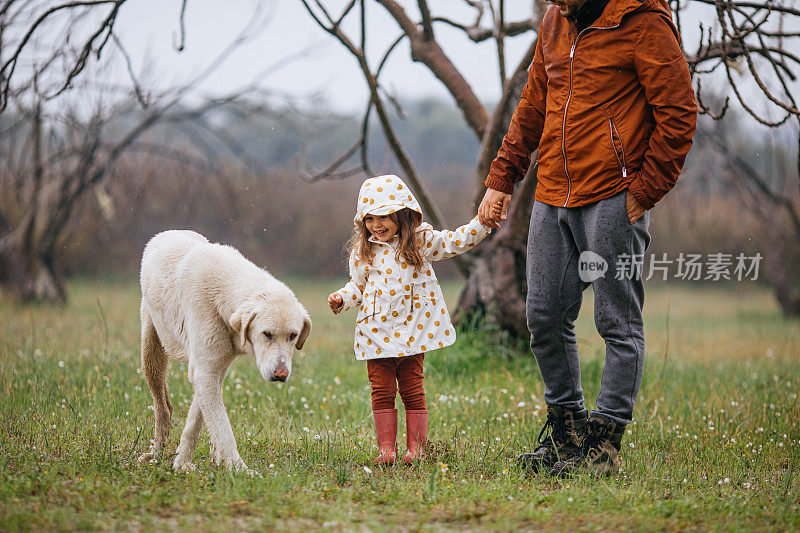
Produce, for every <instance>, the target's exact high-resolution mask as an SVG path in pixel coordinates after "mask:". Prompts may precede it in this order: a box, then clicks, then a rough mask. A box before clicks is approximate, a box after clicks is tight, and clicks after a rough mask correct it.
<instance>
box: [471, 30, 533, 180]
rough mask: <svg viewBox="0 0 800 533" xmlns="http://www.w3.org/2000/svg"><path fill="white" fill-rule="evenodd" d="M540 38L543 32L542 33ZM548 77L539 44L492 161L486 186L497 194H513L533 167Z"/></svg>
mask: <svg viewBox="0 0 800 533" xmlns="http://www.w3.org/2000/svg"><path fill="white" fill-rule="evenodd" d="M539 34H540V36H541V31H540V32H539ZM546 98H547V74H546V73H545V70H544V57H543V56H542V40H541V38H539V39H538V40H537V42H536V51H535V52H534V55H533V62H532V63H531V68H530V70H529V71H528V83H526V84H525V87H524V88H523V89H522V98H521V99H520V101H519V104H518V105H517V108H516V109H515V110H514V114H513V115H512V117H511V123H510V124H509V126H508V133H506V135H505V137H503V144H502V145H501V146H500V150H498V152H497V157H496V158H495V160H494V161H492V166H491V168H490V169H489V176H488V177H487V178H486V181H485V182H484V184H485V185H486V186H487V187H488V188H490V189H494V190H496V191H500V192H504V193H508V194H511V193H513V192H514V184H515V183H517V182H518V181H522V179H523V178H524V177H525V174H527V172H528V167H530V166H531V154H532V153H533V151H534V150H536V149H537V148H538V147H539V141H540V140H541V138H542V130H543V129H544V112H545V103H546V102H545V101H546Z"/></svg>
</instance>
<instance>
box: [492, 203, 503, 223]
mask: <svg viewBox="0 0 800 533" xmlns="http://www.w3.org/2000/svg"><path fill="white" fill-rule="evenodd" d="M490 214H491V217H492V218H494V219H497V220H501V216H502V214H503V202H495V203H493V204H492V207H491V209H490Z"/></svg>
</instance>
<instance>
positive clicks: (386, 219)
mask: <svg viewBox="0 0 800 533" xmlns="http://www.w3.org/2000/svg"><path fill="white" fill-rule="evenodd" d="M364 226H366V228H367V231H369V232H370V233H371V234H372V236H373V237H375V238H376V239H378V240H379V241H381V242H387V241H389V240H391V239H392V237H394V236H395V235H396V234H397V224H396V223H395V222H394V220H392V219H391V217H390V216H389V215H367V216H365V217H364Z"/></svg>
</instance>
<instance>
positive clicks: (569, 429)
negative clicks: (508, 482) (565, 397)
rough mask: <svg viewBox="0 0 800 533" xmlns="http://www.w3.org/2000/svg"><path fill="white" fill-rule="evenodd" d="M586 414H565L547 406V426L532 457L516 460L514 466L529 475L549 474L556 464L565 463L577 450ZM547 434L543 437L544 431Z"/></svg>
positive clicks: (581, 412) (522, 455) (553, 406)
mask: <svg viewBox="0 0 800 533" xmlns="http://www.w3.org/2000/svg"><path fill="white" fill-rule="evenodd" d="M588 416H589V414H588V412H587V411H586V409H583V410H581V411H569V410H567V409H564V408H563V407H559V406H557V405H548V406H547V422H546V423H545V425H544V427H543V428H542V431H541V432H539V438H538V441H539V446H537V447H536V449H535V450H533V452H532V453H523V454H520V455H519V456H518V457H517V464H518V465H519V466H520V467H521V468H524V469H526V470H531V471H533V472H539V471H540V470H541V471H545V472H547V471H550V470H551V469H552V468H553V466H554V465H555V464H556V463H557V462H558V461H559V460H562V461H563V460H567V459H569V458H570V457H572V456H573V455H574V454H575V453H577V452H578V451H579V450H580V442H581V441H580V437H579V433H578V432H579V431H580V428H581V427H582V426H583V424H584V423H585V422H586V419H587V418H588ZM548 429H549V430H550V432H549V433H547V434H545V433H546V432H547V430H548Z"/></svg>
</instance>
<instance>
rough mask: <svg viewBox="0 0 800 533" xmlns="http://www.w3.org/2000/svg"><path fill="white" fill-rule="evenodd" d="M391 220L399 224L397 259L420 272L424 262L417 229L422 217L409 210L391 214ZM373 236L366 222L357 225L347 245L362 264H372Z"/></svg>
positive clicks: (349, 250)
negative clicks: (370, 239) (371, 237)
mask: <svg viewBox="0 0 800 533" xmlns="http://www.w3.org/2000/svg"><path fill="white" fill-rule="evenodd" d="M389 219H391V221H392V222H394V223H395V224H397V238H398V239H400V246H398V247H397V256H396V259H397V260H398V261H400V260H401V259H402V260H403V261H405V262H406V263H408V264H409V265H411V266H412V267H414V270H419V268H420V267H422V263H423V262H424V260H423V259H422V252H421V251H420V242H419V240H418V239H417V227H419V225H420V223H421V222H422V215H421V214H419V213H417V212H416V211H412V210H411V209H408V208H403V209H400V210H399V211H395V212H394V213H390V214H389ZM370 236H371V234H370V232H369V230H368V229H367V226H366V224H364V221H363V220H362V221H360V222H358V223H357V224H356V226H355V229H354V230H353V236H352V237H350V241H349V242H348V244H347V251H348V252H349V253H350V254H355V256H356V257H357V258H358V259H359V260H360V261H362V262H364V263H368V264H372V257H373V255H372V251H371V248H372V247H371V243H370V242H369V238H370Z"/></svg>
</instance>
